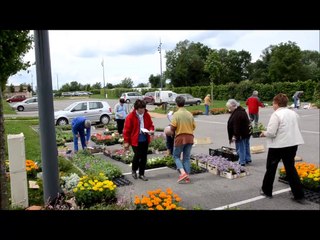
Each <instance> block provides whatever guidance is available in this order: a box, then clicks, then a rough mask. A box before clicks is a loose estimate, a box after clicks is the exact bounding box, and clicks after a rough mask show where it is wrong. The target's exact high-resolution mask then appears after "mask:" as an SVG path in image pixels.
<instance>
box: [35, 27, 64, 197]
mask: <svg viewBox="0 0 320 240" xmlns="http://www.w3.org/2000/svg"><path fill="white" fill-rule="evenodd" d="M34 37H35V38H34V43H35V54H36V72H37V89H38V90H39V91H38V93H37V95H38V104H39V124H40V146H41V159H42V172H43V174H42V177H43V190H44V203H48V202H50V203H52V202H53V201H55V200H56V198H57V197H58V196H59V192H61V190H60V187H59V171H58V158H57V143H56V131H55V125H54V110H53V96H52V77H51V76H52V75H51V62H50V48H49V33H48V30H34Z"/></svg>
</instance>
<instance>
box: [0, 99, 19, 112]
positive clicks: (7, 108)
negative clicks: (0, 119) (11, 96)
mask: <svg viewBox="0 0 320 240" xmlns="http://www.w3.org/2000/svg"><path fill="white" fill-rule="evenodd" d="M2 103H3V114H17V113H16V111H14V110H13V109H12V108H11V106H10V104H9V103H7V102H6V101H4V100H3V101H2Z"/></svg>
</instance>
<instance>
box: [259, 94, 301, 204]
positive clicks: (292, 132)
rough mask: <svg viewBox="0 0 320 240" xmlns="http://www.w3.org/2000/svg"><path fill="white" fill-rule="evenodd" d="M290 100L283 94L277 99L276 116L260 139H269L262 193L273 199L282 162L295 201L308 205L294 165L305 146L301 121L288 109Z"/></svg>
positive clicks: (274, 103)
mask: <svg viewBox="0 0 320 240" xmlns="http://www.w3.org/2000/svg"><path fill="white" fill-rule="evenodd" d="M287 104H288V97H287V95H285V94H282V93H279V94H278V95H276V96H275V97H274V98H273V110H274V112H273V114H272V115H271V117H270V120H269V123H268V127H267V131H262V133H261V135H260V137H267V143H268V147H269V150H268V156H267V166H266V168H267V171H266V173H265V175H264V178H263V182H262V188H261V192H260V193H261V194H262V195H265V196H267V197H269V198H271V197H272V189H273V182H274V178H275V175H276V171H277V167H278V163H279V161H280V160H282V162H283V165H284V168H285V170H286V175H287V177H288V181H289V185H290V187H291V191H292V194H293V196H294V198H293V200H295V201H296V202H299V203H304V192H303V188H302V184H301V182H300V178H299V176H298V173H297V170H296V168H295V166H294V163H295V162H294V157H295V156H296V152H297V150H298V145H300V144H304V141H303V138H302V135H301V132H300V128H299V122H298V118H299V116H298V114H297V113H296V112H294V111H292V110H290V109H288V108H287Z"/></svg>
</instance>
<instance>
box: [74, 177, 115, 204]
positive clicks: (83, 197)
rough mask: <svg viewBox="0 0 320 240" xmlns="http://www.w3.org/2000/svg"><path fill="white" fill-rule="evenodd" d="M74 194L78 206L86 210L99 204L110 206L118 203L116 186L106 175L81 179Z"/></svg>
mask: <svg viewBox="0 0 320 240" xmlns="http://www.w3.org/2000/svg"><path fill="white" fill-rule="evenodd" d="M73 192H74V195H75V198H76V202H77V204H78V205H79V206H82V207H85V208H88V207H91V206H93V205H95V204H98V203H106V204H109V203H113V202H115V201H116V185H115V184H114V183H113V182H112V181H109V180H108V178H107V177H106V176H105V174H104V173H99V175H98V176H83V177H81V178H80V179H79V182H78V184H77V186H76V187H75V188H74V189H73Z"/></svg>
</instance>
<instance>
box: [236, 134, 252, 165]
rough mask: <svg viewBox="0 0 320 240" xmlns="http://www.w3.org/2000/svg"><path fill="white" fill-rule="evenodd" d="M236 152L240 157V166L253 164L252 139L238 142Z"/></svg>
mask: <svg viewBox="0 0 320 240" xmlns="http://www.w3.org/2000/svg"><path fill="white" fill-rule="evenodd" d="M236 150H237V153H238V155H239V163H240V164H246V163H248V162H251V153H250V138H243V139H240V140H236Z"/></svg>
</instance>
